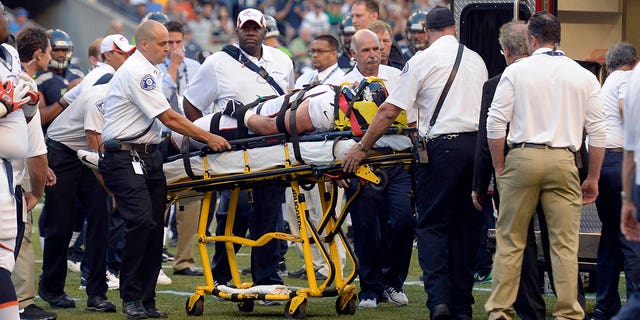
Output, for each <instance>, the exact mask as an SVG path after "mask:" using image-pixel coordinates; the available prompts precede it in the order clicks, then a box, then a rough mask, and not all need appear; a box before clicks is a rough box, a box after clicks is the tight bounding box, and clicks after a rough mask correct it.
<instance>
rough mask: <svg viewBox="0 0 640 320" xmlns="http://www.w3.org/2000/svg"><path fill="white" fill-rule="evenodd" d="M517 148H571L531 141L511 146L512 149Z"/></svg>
mask: <svg viewBox="0 0 640 320" xmlns="http://www.w3.org/2000/svg"><path fill="white" fill-rule="evenodd" d="M516 148H534V149H565V150H569V148H567V147H552V146H549V145H546V144H542V143H529V142H522V143H514V144H513V147H511V149H516Z"/></svg>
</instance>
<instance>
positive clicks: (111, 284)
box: [106, 271, 120, 290]
mask: <svg viewBox="0 0 640 320" xmlns="http://www.w3.org/2000/svg"><path fill="white" fill-rule="evenodd" d="M106 277H107V287H108V288H109V290H117V289H119V288H120V279H118V277H117V276H116V275H115V274H113V273H111V272H109V271H107V275H106Z"/></svg>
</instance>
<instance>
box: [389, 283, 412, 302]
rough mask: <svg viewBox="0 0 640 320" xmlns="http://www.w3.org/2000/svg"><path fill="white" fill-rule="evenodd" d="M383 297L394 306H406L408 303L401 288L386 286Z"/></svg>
mask: <svg viewBox="0 0 640 320" xmlns="http://www.w3.org/2000/svg"><path fill="white" fill-rule="evenodd" d="M383 295H384V298H385V299H386V300H387V301H388V302H391V303H392V304H394V305H396V306H406V305H408V304H409V299H408V298H407V295H406V294H404V292H403V291H402V290H396V289H395V288H392V287H389V286H387V287H386V288H384V292H383Z"/></svg>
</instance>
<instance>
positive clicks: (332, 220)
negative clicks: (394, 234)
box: [168, 129, 415, 319]
mask: <svg viewBox="0 0 640 320" xmlns="http://www.w3.org/2000/svg"><path fill="white" fill-rule="evenodd" d="M414 132H415V130H414V129H401V130H399V129H390V130H389V131H388V133H390V134H403V135H407V136H413V135H414ZM303 137H304V136H302V137H301V138H303ZM318 138H320V139H323V140H339V139H344V138H354V139H356V140H358V139H359V138H357V137H352V133H351V132H350V131H347V132H329V133H324V134H322V135H314V136H312V137H304V138H303V139H302V140H304V139H310V140H308V141H312V140H313V139H318ZM316 141H317V140H316ZM230 143H231V144H232V147H233V148H234V150H243V151H244V155H245V156H244V159H245V169H244V173H242V174H228V175H222V176H208V175H207V174H206V172H207V161H206V159H207V158H206V154H209V153H212V152H211V150H209V149H207V148H205V149H203V150H201V151H199V152H197V153H192V154H191V155H193V154H198V155H199V156H202V157H204V160H205V161H204V165H205V175H204V177H202V179H197V180H192V181H179V182H176V183H172V184H169V185H168V198H169V201H170V202H171V203H174V202H176V201H178V200H179V199H180V198H184V197H191V196H193V195H194V193H196V194H203V201H202V206H201V212H200V218H199V222H198V232H197V239H198V243H197V247H198V252H199V254H200V258H201V261H202V266H203V273H204V278H205V285H203V286H197V287H196V289H195V292H194V294H193V295H191V296H190V297H189V298H188V299H187V301H186V305H185V310H186V313H187V315H190V316H200V315H202V314H203V312H204V296H205V295H207V294H210V295H214V296H217V297H219V298H221V299H223V300H228V301H232V302H238V309H239V311H240V312H252V311H253V309H254V303H255V300H263V301H283V302H284V301H287V303H286V306H285V316H286V318H287V319H304V317H305V316H306V312H307V301H308V299H309V298H312V297H313V298H319V297H336V296H337V297H338V298H337V300H336V304H335V308H336V312H337V313H338V314H348V315H353V314H355V311H356V309H357V308H356V299H357V296H356V286H355V285H354V284H351V283H352V282H353V280H354V279H355V278H356V276H357V270H358V263H357V259H356V257H355V254H354V252H353V250H352V248H351V247H350V246H349V245H348V242H347V241H346V236H345V234H344V233H343V231H342V229H341V226H342V224H343V222H344V221H345V219H346V215H347V213H348V212H349V208H350V206H351V204H352V203H353V201H354V200H355V199H356V198H357V197H358V195H359V194H360V192H361V191H362V186H363V184H364V183H359V184H357V185H358V187H357V190H356V192H355V193H354V194H353V195H352V196H351V197H350V198H349V199H347V202H346V204H345V205H344V207H343V208H342V210H341V212H340V213H339V214H338V215H337V216H336V214H335V209H336V204H337V201H338V199H337V194H338V192H337V188H338V187H337V185H336V184H335V183H334V184H332V187H331V192H327V190H326V188H325V184H324V182H326V181H333V180H338V179H344V178H353V177H357V178H360V179H361V181H363V182H364V181H366V182H369V183H373V184H374V185H375V186H378V187H380V188H384V186H385V185H386V183H387V181H388V179H387V178H386V176H385V174H384V172H383V171H381V170H378V169H381V168H384V167H389V166H395V165H403V166H412V165H413V164H414V163H415V156H414V155H415V152H414V150H415V147H414V148H411V149H410V150H406V151H403V152H397V151H394V152H391V153H381V152H377V151H375V150H374V151H373V152H370V153H369V154H368V155H367V157H366V158H365V159H364V160H363V161H362V163H361V164H360V166H359V167H358V168H357V170H356V171H355V173H354V174H346V173H344V172H343V171H342V161H335V162H333V163H331V164H328V165H312V164H303V165H297V166H292V165H291V162H290V161H288V160H287V161H285V164H284V167H281V168H275V169H271V170H264V171H259V172H252V171H251V168H250V164H248V163H247V161H248V156H247V150H248V149H249V148H251V147H255V146H265V145H273V144H282V145H283V146H284V148H283V149H284V154H285V157H286V159H290V158H289V148H288V146H287V143H289V142H287V140H286V138H285V136H284V135H273V136H265V137H257V138H249V139H241V140H236V141H230ZM414 146H415V145H414ZM386 151H389V150H386ZM274 182H275V183H281V184H283V185H286V186H289V187H291V189H292V193H293V202H294V208H295V211H296V219H297V226H298V229H299V231H300V236H294V235H292V234H288V233H282V232H270V233H266V234H264V235H262V236H261V237H260V238H259V239H257V240H251V239H247V238H244V237H240V236H237V235H234V234H233V226H234V222H235V215H236V208H237V204H238V195H239V194H240V191H242V190H248V189H251V188H253V187H254V186H257V185H259V184H261V183H274ZM314 184H317V186H318V192H320V199H321V203H322V212H323V217H322V220H321V221H320V224H319V226H314V225H313V224H311V223H310V222H309V218H308V214H309V212H308V211H307V205H306V199H305V196H304V195H303V194H302V193H301V192H300V188H304V189H305V190H311V188H312V187H313V185H314ZM216 190H232V191H231V197H230V202H229V208H228V213H227V219H226V225H225V229H224V234H223V235H220V236H217V235H216V236H207V235H206V231H207V226H208V223H207V220H208V216H209V211H210V208H211V206H212V204H213V205H215V199H214V196H215V192H214V191H216ZM323 233H326V234H325V235H323V236H321V235H322V234H323ZM274 239H278V240H285V241H292V242H299V243H301V244H302V252H303V261H304V268H305V270H306V274H307V279H308V287H306V288H301V289H297V290H293V291H291V292H290V293H286V294H268V293H267V294H263V293H226V292H223V291H221V290H220V289H218V284H216V283H214V281H213V275H212V272H211V263H210V261H211V258H210V257H209V254H208V251H207V243H208V242H214V241H220V242H224V244H225V249H226V254H227V258H228V262H229V269H230V272H231V278H232V279H231V282H232V283H233V285H234V286H235V287H236V288H238V289H249V288H251V287H252V283H251V282H244V283H243V282H242V281H241V279H240V274H239V271H238V264H237V260H236V253H235V250H234V244H240V245H243V246H248V247H256V246H262V245H265V244H266V243H268V242H269V241H271V240H274ZM337 239H340V240H341V242H337V241H336V240H337ZM313 243H322V244H326V245H327V246H328V248H329V249H328V250H327V249H326V248H325V246H324V245H318V249H319V251H320V253H321V255H322V257H323V259H324V260H325V261H326V262H327V266H328V267H329V275H328V276H327V279H326V280H324V281H322V282H321V283H320V284H318V282H317V281H316V280H317V279H316V277H315V268H314V265H313V259H312V255H311V244H313ZM340 243H341V244H342V245H343V246H344V249H345V253H346V260H347V263H349V264H351V265H352V266H353V268H352V270H351V271H350V272H349V273H348V274H345V275H343V274H342V268H341V266H340V265H336V263H337V264H340V259H339V258H338V245H340ZM334 283H335V285H334V286H331V285H332V284H334Z"/></svg>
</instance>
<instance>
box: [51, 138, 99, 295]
mask: <svg viewBox="0 0 640 320" xmlns="http://www.w3.org/2000/svg"><path fill="white" fill-rule="evenodd" d="M47 149H48V154H47V157H48V160H49V167H50V168H51V169H52V170H53V172H55V174H56V176H57V183H56V184H55V185H53V186H51V187H46V189H45V192H46V194H47V196H46V198H45V202H44V207H45V208H46V211H47V214H46V216H45V218H44V221H43V222H44V224H45V225H46V228H47V232H46V233H45V243H44V251H43V254H42V255H43V261H42V277H41V279H40V288H41V290H42V291H44V292H45V293H47V294H50V295H59V294H61V293H62V292H63V291H64V284H65V279H66V276H67V248H68V245H69V240H70V239H71V234H72V231H73V227H74V221H75V218H76V215H77V214H78V212H77V211H76V199H79V201H80V202H81V203H82V206H83V207H84V208H86V209H87V212H86V216H87V234H86V237H87V248H86V254H87V255H88V259H87V261H88V263H89V269H90V271H89V277H88V278H87V295H88V296H90V297H92V296H104V295H105V293H106V292H107V284H106V279H105V268H106V262H105V259H106V250H107V226H108V222H109V215H108V212H107V207H106V205H105V204H106V199H107V193H106V192H105V190H104V188H102V186H101V185H100V184H99V183H98V180H97V179H96V176H95V174H94V173H93V171H92V170H91V169H89V168H88V167H86V166H85V165H83V164H82V162H80V160H78V157H77V156H76V152H75V151H73V150H72V149H70V148H68V147H66V146H65V145H63V144H61V143H58V142H56V141H53V140H48V141H47Z"/></svg>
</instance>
